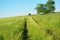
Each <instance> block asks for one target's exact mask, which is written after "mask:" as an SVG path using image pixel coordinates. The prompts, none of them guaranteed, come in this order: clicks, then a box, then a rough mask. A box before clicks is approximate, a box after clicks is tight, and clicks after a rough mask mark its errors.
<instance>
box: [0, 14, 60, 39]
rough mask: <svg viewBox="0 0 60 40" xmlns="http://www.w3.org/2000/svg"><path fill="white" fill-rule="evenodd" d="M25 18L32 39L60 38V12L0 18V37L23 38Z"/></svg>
mask: <svg viewBox="0 0 60 40" xmlns="http://www.w3.org/2000/svg"><path fill="white" fill-rule="evenodd" d="M25 18H26V19H27V29H28V35H29V36H30V38H29V39H30V40H54V39H55V40H60V13H51V14H43V15H38V14H36V15H31V16H18V17H9V18H0V39H1V35H2V36H3V38H4V40H18V39H20V40H21V38H22V31H23V27H24V21H25ZM2 40H3V39H2Z"/></svg>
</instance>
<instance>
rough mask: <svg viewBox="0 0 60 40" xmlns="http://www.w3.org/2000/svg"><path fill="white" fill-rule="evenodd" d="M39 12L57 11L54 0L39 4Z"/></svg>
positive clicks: (37, 8) (37, 9)
mask: <svg viewBox="0 0 60 40" xmlns="http://www.w3.org/2000/svg"><path fill="white" fill-rule="evenodd" d="M35 9H36V11H37V13H38V14H40V13H42V12H43V13H51V12H54V11H55V2H54V1H53V0H48V1H47V3H46V4H38V5H37V7H36V8H35Z"/></svg>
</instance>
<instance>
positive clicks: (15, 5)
mask: <svg viewBox="0 0 60 40" xmlns="http://www.w3.org/2000/svg"><path fill="white" fill-rule="evenodd" d="M54 1H55V7H56V10H55V11H56V12H60V5H59V3H60V2H59V1H60V0H54ZM46 2H47V0H38V1H37V0H25V1H24V0H0V9H1V10H0V18H4V17H12V16H23V15H28V13H31V14H36V10H35V9H34V8H35V7H36V6H37V4H38V3H46Z"/></svg>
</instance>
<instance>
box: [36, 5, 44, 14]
mask: <svg viewBox="0 0 60 40" xmlns="http://www.w3.org/2000/svg"><path fill="white" fill-rule="evenodd" d="M35 9H36V10H37V13H38V14H40V13H41V12H44V11H45V5H44V4H38V5H37V7H36V8H35Z"/></svg>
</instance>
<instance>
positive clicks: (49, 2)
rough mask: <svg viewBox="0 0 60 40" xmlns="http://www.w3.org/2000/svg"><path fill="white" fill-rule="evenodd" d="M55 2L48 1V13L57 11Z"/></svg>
mask: <svg viewBox="0 0 60 40" xmlns="http://www.w3.org/2000/svg"><path fill="white" fill-rule="evenodd" d="M54 5H55V2H54V1H53V0H48V1H47V3H46V10H47V12H48V13H51V12H54V11H55V6H54Z"/></svg>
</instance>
